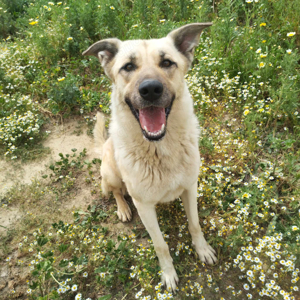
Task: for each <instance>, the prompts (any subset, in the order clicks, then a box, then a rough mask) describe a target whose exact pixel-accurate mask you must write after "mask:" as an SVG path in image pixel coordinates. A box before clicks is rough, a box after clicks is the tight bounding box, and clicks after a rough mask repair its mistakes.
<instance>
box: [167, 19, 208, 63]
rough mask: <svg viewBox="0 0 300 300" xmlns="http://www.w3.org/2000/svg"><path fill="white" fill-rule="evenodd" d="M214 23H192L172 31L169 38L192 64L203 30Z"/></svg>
mask: <svg viewBox="0 0 300 300" xmlns="http://www.w3.org/2000/svg"><path fill="white" fill-rule="evenodd" d="M211 25H212V23H192V24H188V25H185V26H182V27H180V28H178V29H175V30H173V31H171V32H170V33H169V34H168V36H167V37H169V38H171V39H172V40H173V41H174V44H175V47H176V48H177V49H178V51H179V52H181V53H182V54H183V55H185V56H186V57H187V59H188V60H189V62H190V64H191V63H192V61H193V57H194V49H195V47H196V46H197V45H198V43H199V39H200V35H201V33H202V30H203V29H204V28H206V27H209V26H211Z"/></svg>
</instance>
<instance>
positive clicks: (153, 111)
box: [139, 106, 166, 132]
mask: <svg viewBox="0 0 300 300" xmlns="http://www.w3.org/2000/svg"><path fill="white" fill-rule="evenodd" d="M139 118H140V124H141V126H142V128H143V129H144V127H145V126H146V127H147V130H148V131H149V132H157V131H159V130H160V129H161V126H162V125H163V124H165V125H166V113H165V109H164V108H163V107H154V106H150V107H146V108H143V109H140V112H139Z"/></svg>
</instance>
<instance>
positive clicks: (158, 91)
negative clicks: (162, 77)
mask: <svg viewBox="0 0 300 300" xmlns="http://www.w3.org/2000/svg"><path fill="white" fill-rule="evenodd" d="M138 91H139V95H140V97H141V99H142V101H143V107H142V108H139V109H137V108H135V107H134V106H133V105H132V103H131V101H130V100H129V99H128V98H126V99H125V101H126V103H127V104H128V106H129V107H130V109H131V111H132V113H133V115H134V116H135V118H136V119H137V120H138V122H139V124H140V126H141V129H142V132H143V135H144V137H145V138H146V139H147V140H149V141H158V140H161V139H162V138H163V137H164V136H165V134H166V126H167V118H168V115H169V113H170V111H171V107H172V103H173V100H174V98H175V97H173V98H172V99H171V101H170V98H169V97H168V99H169V100H167V101H164V100H162V99H163V97H164V86H163V84H162V83H161V82H160V81H158V80H155V79H145V80H143V81H142V82H141V83H140V85H139V87H138ZM166 102H167V104H168V106H167V107H166V106H165V105H164V103H166Z"/></svg>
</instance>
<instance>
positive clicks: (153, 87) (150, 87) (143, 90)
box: [139, 79, 164, 101]
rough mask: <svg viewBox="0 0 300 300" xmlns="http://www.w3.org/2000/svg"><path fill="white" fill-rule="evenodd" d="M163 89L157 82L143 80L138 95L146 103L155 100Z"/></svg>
mask: <svg viewBox="0 0 300 300" xmlns="http://www.w3.org/2000/svg"><path fill="white" fill-rule="evenodd" d="M163 90H164V87H163V85H162V83H161V82H160V81H158V80H150V79H147V80H144V81H143V82H142V83H141V84H140V86H139V92H140V95H141V96H142V97H143V98H144V99H145V100H147V101H155V100H157V99H158V98H159V97H160V96H161V95H162V93H163Z"/></svg>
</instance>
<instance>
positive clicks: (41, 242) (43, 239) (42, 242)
mask: <svg viewBox="0 0 300 300" xmlns="http://www.w3.org/2000/svg"><path fill="white" fill-rule="evenodd" d="M48 241H49V240H48V239H47V238H46V237H43V236H41V237H39V238H38V239H37V243H38V245H39V246H40V247H42V246H44V245H45V244H47V243H48Z"/></svg>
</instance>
